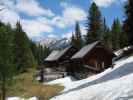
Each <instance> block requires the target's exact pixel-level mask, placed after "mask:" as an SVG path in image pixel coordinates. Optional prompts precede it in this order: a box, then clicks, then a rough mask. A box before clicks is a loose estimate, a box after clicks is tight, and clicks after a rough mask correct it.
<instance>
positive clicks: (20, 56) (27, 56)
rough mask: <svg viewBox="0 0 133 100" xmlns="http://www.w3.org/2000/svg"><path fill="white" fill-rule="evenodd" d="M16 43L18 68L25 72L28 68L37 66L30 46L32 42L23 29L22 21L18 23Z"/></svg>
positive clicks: (15, 51)
mask: <svg viewBox="0 0 133 100" xmlns="http://www.w3.org/2000/svg"><path fill="white" fill-rule="evenodd" d="M14 43H15V47H14V48H15V50H14V53H15V62H16V63H17V69H18V70H19V71H21V72H23V71H26V70H27V68H30V67H35V66H36V61H35V59H34V56H33V54H32V51H31V48H30V42H29V39H28V37H27V35H26V33H25V32H24V31H23V30H22V27H21V24H20V22H17V24H16V29H15V37H14Z"/></svg>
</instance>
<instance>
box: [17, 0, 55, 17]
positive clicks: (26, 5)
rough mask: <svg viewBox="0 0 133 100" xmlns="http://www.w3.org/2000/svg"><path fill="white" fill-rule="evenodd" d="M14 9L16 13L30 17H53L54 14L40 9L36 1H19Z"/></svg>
mask: <svg viewBox="0 0 133 100" xmlns="http://www.w3.org/2000/svg"><path fill="white" fill-rule="evenodd" d="M16 8H17V10H18V11H20V12H23V13H27V14H28V15H30V16H40V15H44V16H49V17H51V16H54V13H53V12H52V11H51V10H50V9H46V8H43V7H41V6H40V4H39V2H37V1H36V0H19V1H18V3H17V6H16Z"/></svg>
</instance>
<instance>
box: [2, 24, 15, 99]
mask: <svg viewBox="0 0 133 100" xmlns="http://www.w3.org/2000/svg"><path fill="white" fill-rule="evenodd" d="M13 59H14V55H13V35H12V29H11V27H10V25H1V26H0V92H1V95H0V96H1V97H0V100H6V88H7V85H9V83H11V80H12V79H13V75H14V73H15V67H14V64H13Z"/></svg>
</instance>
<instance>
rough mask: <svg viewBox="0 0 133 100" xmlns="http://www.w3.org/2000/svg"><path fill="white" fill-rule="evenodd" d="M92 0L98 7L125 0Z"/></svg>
mask: <svg viewBox="0 0 133 100" xmlns="http://www.w3.org/2000/svg"><path fill="white" fill-rule="evenodd" d="M92 1H93V2H95V3H96V4H97V5H98V6H99V7H108V6H110V5H112V4H113V3H121V2H125V1H127V0H92Z"/></svg>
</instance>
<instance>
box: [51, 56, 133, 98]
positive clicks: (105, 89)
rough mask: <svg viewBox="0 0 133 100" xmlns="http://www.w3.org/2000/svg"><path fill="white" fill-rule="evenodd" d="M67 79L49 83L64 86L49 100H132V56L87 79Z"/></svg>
mask: <svg viewBox="0 0 133 100" xmlns="http://www.w3.org/2000/svg"><path fill="white" fill-rule="evenodd" d="M68 78H69V77H68ZM68 78H64V79H62V80H61V79H60V81H59V80H55V81H53V82H50V83H49V84H57V83H60V84H62V85H65V90H64V91H62V92H61V93H60V94H59V95H58V96H56V97H54V98H52V99H51V100H70V99H71V100H131V99H132V100H133V56H131V57H129V58H123V59H121V60H119V61H117V62H115V66H114V68H113V69H112V68H109V69H107V70H105V71H104V72H102V73H100V74H98V75H94V76H92V77H89V78H87V79H83V80H80V81H73V80H71V81H70V80H69V81H66V79H67V80H68ZM70 79H71V78H70Z"/></svg>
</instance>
